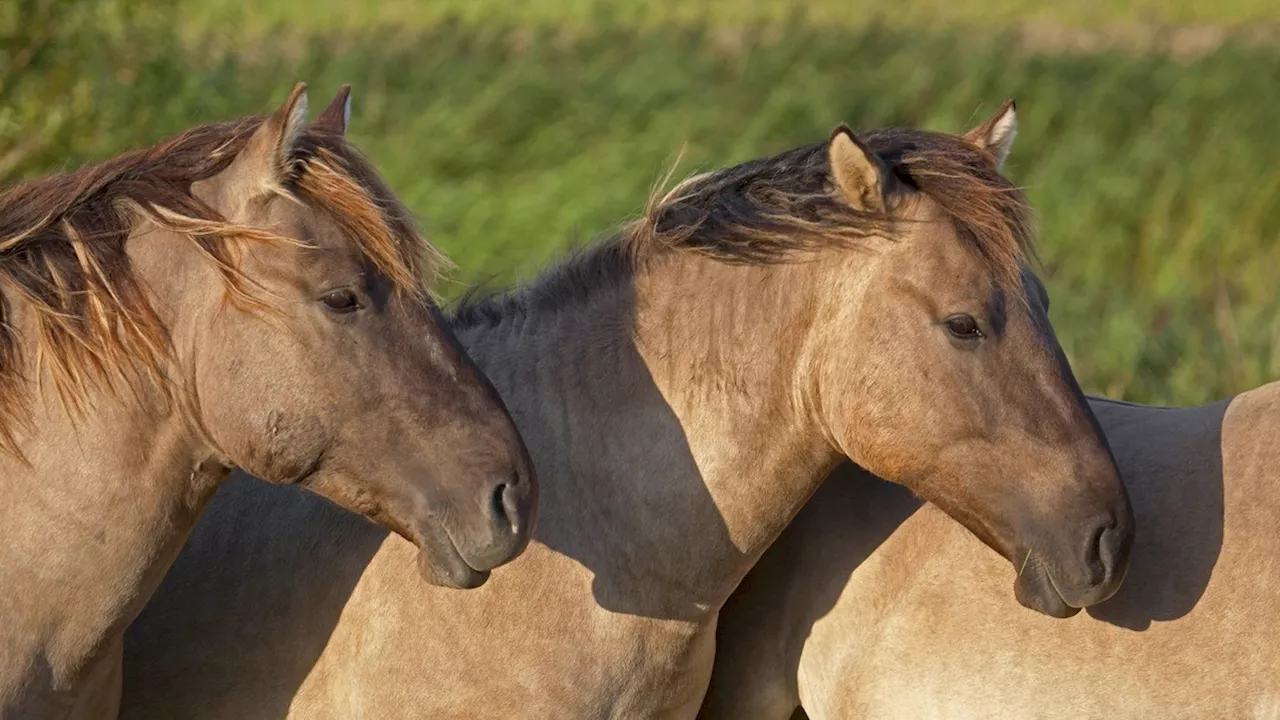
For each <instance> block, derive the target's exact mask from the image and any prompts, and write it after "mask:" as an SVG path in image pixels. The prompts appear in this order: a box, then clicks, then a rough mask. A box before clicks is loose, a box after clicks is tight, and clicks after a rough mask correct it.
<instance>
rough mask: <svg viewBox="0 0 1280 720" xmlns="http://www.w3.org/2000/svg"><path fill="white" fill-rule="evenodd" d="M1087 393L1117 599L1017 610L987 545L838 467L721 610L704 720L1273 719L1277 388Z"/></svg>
mask: <svg viewBox="0 0 1280 720" xmlns="http://www.w3.org/2000/svg"><path fill="white" fill-rule="evenodd" d="M1090 403H1091V404H1092V406H1093V410H1094V412H1095V413H1096V414H1097V417H1098V420H1099V421H1100V422H1101V424H1102V428H1103V430H1104V431H1105V433H1106V435H1107V437H1108V439H1109V440H1110V442H1111V447H1112V448H1113V449H1114V451H1115V456H1116V460H1117V461H1118V463H1119V466H1120V470H1121V473H1122V476H1123V477H1124V480H1125V483H1126V485H1127V486H1128V488H1129V491H1130V493H1131V497H1132V498H1133V504H1134V509H1135V512H1136V514H1137V516H1138V536H1137V540H1136V544H1135V551H1134V554H1133V564H1132V569H1131V570H1130V572H1129V579H1128V580H1127V581H1126V582H1125V584H1124V586H1123V587H1122V588H1121V589H1120V591H1119V592H1118V593H1117V594H1116V595H1115V596H1114V597H1113V598H1111V599H1110V600H1108V601H1107V602H1105V603H1102V604H1101V605H1098V606H1096V607H1094V608H1091V609H1090V611H1089V612H1088V613H1087V614H1084V615H1082V616H1080V617H1076V618H1073V619H1072V620H1070V621H1067V622H1047V621H1046V620H1045V619H1044V618H1043V617H1041V616H1039V615H1036V614H1034V613H1028V612H1026V611H1024V610H1022V609H1021V608H1019V607H1017V606H1015V605H1013V604H1012V603H1010V602H1008V601H1007V599H1006V598H1004V597H1003V593H1002V592H1001V586H1002V585H1003V584H1004V583H1005V582H1006V581H1007V577H1008V574H1009V569H1008V566H1007V565H1005V564H1004V563H1002V562H1000V561H999V559H998V558H997V557H996V556H995V555H994V554H993V553H991V552H989V551H988V550H987V549H986V548H984V547H982V545H981V544H980V543H978V542H975V541H974V539H973V538H971V537H969V536H967V534H966V533H964V532H957V531H956V529H955V527H954V523H949V522H947V518H946V516H945V515H943V514H942V513H940V512H938V511H937V510H936V509H935V508H932V507H928V506H925V507H923V508H921V507H920V502H919V501H918V500H915V499H913V498H911V497H910V496H909V495H908V494H906V493H903V492H901V491H900V490H899V489H898V488H897V487H896V486H893V485H889V484H887V483H883V482H880V481H879V480H877V479H875V478H874V477H872V476H871V475H870V474H869V473H867V472H865V471H863V470H860V469H858V468H855V467H853V466H846V468H844V469H843V470H841V471H840V472H837V473H836V474H834V475H833V476H832V477H831V478H830V479H828V481H827V482H826V483H825V484H824V486H823V487H822V488H821V489H819V491H818V492H817V493H816V494H815V495H814V498H813V500H812V501H811V502H810V503H809V504H808V505H807V506H806V507H805V508H804V510H802V511H801V513H800V514H799V515H798V516H797V517H796V519H795V520H794V521H793V522H792V524H791V525H790V526H788V528H787V530H786V531H785V532H784V533H783V534H782V537H781V538H779V540H778V542H777V543H776V544H775V545H774V546H773V547H772V548H770V550H769V552H767V553H765V555H764V557H763V558H762V559H761V561H760V564H759V565H757V566H756V568H755V569H754V570H752V572H751V574H750V575H748V576H747V579H746V580H744V581H743V583H742V585H741V586H740V587H739V589H738V590H737V591H736V592H735V593H734V595H733V597H731V598H730V599H729V602H728V603H726V605H725V607H724V609H723V610H722V612H721V615H720V625H719V628H718V630H717V639H718V643H717V645H718V651H717V656H716V665H715V672H714V674H713V676H712V682H711V688H710V690H709V691H708V694H707V698H706V702H705V705H704V708H703V715H704V716H705V717H708V718H734V719H735V720H737V719H738V718H752V719H755V718H761V719H764V720H767V719H768V718H776V719H777V720H787V718H788V717H792V713H793V711H794V710H795V709H796V708H797V707H799V706H801V705H802V704H803V707H804V709H805V711H807V712H808V716H809V717H812V718H894V720H897V719H898V718H973V719H974V720H976V719H978V718H982V719H984V720H985V719H986V718H1061V719H1063V720H1066V719H1067V718H1071V719H1072V720H1076V719H1078V718H1099V719H1101V718H1117V717H1119V718H1155V717H1159V718H1188V719H1190V718H1256V719H1258V720H1264V719H1265V720H1276V719H1277V718H1280V612H1277V607H1276V602H1277V598H1280V561H1278V560H1277V558H1280V532H1278V531H1277V528H1280V484H1278V482H1277V480H1278V478H1277V474H1278V473H1280V429H1278V426H1277V419H1280V383H1272V384H1270V385H1266V386H1263V387H1261V388H1258V389H1255V390H1252V391H1250V392H1246V393H1244V394H1242V395H1239V396H1237V397H1235V398H1233V399H1231V400H1229V401H1223V402H1218V403H1214V404H1212V405H1206V406H1203V407H1187V408H1165V407H1147V406H1143V405H1134V404H1130V403H1122V402H1116V401H1112V400H1107V399H1105V398H1090ZM801 717H803V715H801Z"/></svg>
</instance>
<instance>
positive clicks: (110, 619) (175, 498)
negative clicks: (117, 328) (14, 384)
mask: <svg viewBox="0 0 1280 720" xmlns="http://www.w3.org/2000/svg"><path fill="white" fill-rule="evenodd" d="M6 299H7V300H8V302H9V307H10V308H11V309H12V310H13V318H14V320H15V324H16V326H17V328H18V331H19V336H20V337H25V338H30V337H34V336H35V328H34V325H33V324H32V322H31V318H30V317H29V315H30V313H29V312H28V311H27V308H26V307H24V303H23V301H22V299H21V298H19V297H14V296H10V297H7V298H6ZM33 353H34V351H33V350H27V352H26V354H27V357H25V358H24V360H25V363H26V367H30V368H35V363H34V358H33V357H31V356H32V355H33ZM127 387H128V386H127V385H126V384H125V380H124V379H123V378H122V377H121V376H119V375H117V376H115V389H111V388H108V387H107V386H105V385H103V384H90V385H89V386H88V387H87V388H86V389H85V391H84V392H83V393H81V394H80V396H79V398H78V401H79V410H78V411H75V410H72V409H70V408H68V406H66V405H64V404H63V402H62V400H61V399H60V398H59V396H58V393H57V391H56V390H55V389H54V384H53V382H52V380H51V379H50V377H49V375H48V371H44V377H43V381H42V382H41V383H35V382H29V383H27V384H26V388H27V389H26V391H27V392H28V393H29V397H28V399H27V400H28V402H27V404H26V409H27V411H28V413H29V422H27V423H24V424H23V425H22V426H20V428H19V431H18V448H17V449H18V451H19V453H20V457H19V456H15V455H12V454H0V497H3V498H5V501H4V503H0V526H2V527H4V528H6V533H5V537H6V540H5V543H3V545H2V546H0V586H2V587H5V588H7V589H9V597H10V600H12V602H11V603H9V604H8V606H7V607H6V608H4V609H2V610H0V626H4V627H5V628H6V631H5V632H4V633H0V638H2V639H3V643H2V644H0V656H5V657H9V658H11V659H13V660H14V661H16V662H26V661H27V660H29V659H30V658H31V657H32V655H31V654H32V653H44V654H45V656H46V658H47V660H48V662H49V663H50V665H51V666H52V671H53V672H54V673H55V674H58V673H60V672H61V671H63V670H65V669H66V668H68V667H69V668H75V667H77V666H78V663H81V662H83V661H84V660H85V659H86V657H87V656H89V655H92V654H93V653H95V652H97V651H99V650H100V649H101V648H102V647H103V644H104V643H106V642H109V641H110V639H111V637H112V636H113V634H116V633H119V632H123V630H124V627H125V626H126V625H127V624H128V622H129V621H130V620H131V619H132V618H133V617H134V616H135V615H136V614H137V613H138V611H140V610H141V608H142V605H143V603H145V601H146V599H147V598H148V597H149V596H150V595H151V593H152V592H153V591H154V589H155V588H156V586H158V584H159V582H160V579H161V577H162V575H163V573H164V571H165V569H166V568H167V567H168V565H169V564H170V563H171V562H172V560H173V558H174V557H175V556H176V555H177V552H178V550H179V549H180V548H181V545H182V543H183V541H184V540H185V538H186V535H187V533H188V532H189V531H190V530H191V528H192V527H194V525H195V521H196V519H197V516H198V514H199V511H200V509H201V508H202V507H203V505H204V503H205V502H206V501H207V500H208V499H209V498H210V497H211V496H212V493H213V490H214V489H215V488H216V486H217V483H218V482H219V481H220V480H221V479H223V478H224V477H225V475H226V470H225V468H222V467H221V466H219V465H216V464H206V463H205V462H204V459H205V458H206V457H207V455H202V451H201V448H202V447H203V446H204V445H203V443H202V442H201V440H200V438H199V436H198V434H197V433H196V432H194V431H193V430H192V426H191V423H190V421H189V418H188V417H187V414H186V413H184V412H182V411H181V410H180V408H179V407H178V404H177V403H175V402H171V401H167V400H164V399H163V396H162V395H161V393H160V392H159V390H158V387H157V386H155V385H154V384H150V383H149V382H148V381H139V382H137V384H135V385H134V386H133V389H132V390H130V389H126V388H127ZM69 410H71V411H69ZM7 613H12V614H11V615H9V616H8V617H7V618H6V617H5V615H6V614H7ZM58 663H65V665H59V664H58ZM0 664H2V663H0Z"/></svg>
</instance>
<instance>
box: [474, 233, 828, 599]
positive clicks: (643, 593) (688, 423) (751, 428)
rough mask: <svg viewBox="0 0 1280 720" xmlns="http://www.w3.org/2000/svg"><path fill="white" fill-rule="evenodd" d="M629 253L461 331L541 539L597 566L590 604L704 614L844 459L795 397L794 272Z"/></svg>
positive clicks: (802, 319) (798, 335)
mask: <svg viewBox="0 0 1280 720" xmlns="http://www.w3.org/2000/svg"><path fill="white" fill-rule="evenodd" d="M640 267H641V269H639V270H637V271H636V274H635V276H634V277H632V278H629V279H627V280H624V281H622V282H620V284H619V285H618V286H617V287H612V288H609V289H598V290H595V291H592V292H591V293H589V295H588V297H586V298H585V299H582V298H579V299H578V300H577V301H571V302H566V303H564V304H561V305H559V306H558V307H554V308H547V307H541V308H540V309H530V308H525V309H524V310H523V311H521V312H516V313H510V314H509V315H508V316H507V317H505V318H504V319H503V320H502V321H501V322H499V323H498V324H497V325H495V326H490V327H487V328H481V327H471V328H460V329H459V337H460V339H461V341H462V343H463V344H464V345H465V346H467V349H468V352H469V353H470V354H471V356H472V357H473V358H474V359H475V361H476V362H477V363H478V364H479V366H480V367H481V369H482V370H483V371H484V372H485V373H486V374H487V375H488V376H489V378H490V379H491V380H492V381H493V382H494V384H495V386H496V387H497V388H498V390H499V392H500V393H501V394H502V397H503V399H504V401H505V402H506V404H507V406H508V408H509V410H510V411H511V413H512V415H513V417H514V418H515V421H516V424H517V426H518V427H519V429H520V431H521V434H522V436H523V437H524V439H525V442H526V444H527V445H528V447H529V448H530V451H531V453H532V455H533V460H534V464H535V466H536V467H537V468H538V474H539V478H540V481H541V493H542V502H541V508H542V510H541V517H540V519H539V523H538V529H537V531H536V537H537V539H538V540H539V541H540V542H542V543H545V544H546V545H548V546H549V547H551V548H552V549H553V550H556V551H558V552H560V553H562V554H565V555H568V556H570V557H573V558H574V559H576V560H578V561H579V562H581V563H583V564H584V565H586V566H587V567H588V568H589V569H591V570H592V571H593V572H594V574H595V586H596V587H595V595H596V598H597V601H599V602H600V603H601V604H604V605H606V606H610V605H613V606H615V607H614V608H613V609H616V610H620V611H624V612H630V613H633V614H640V615H647V616H651V617H676V618H690V617H705V616H706V615H705V614H706V613H708V612H714V611H715V610H716V609H717V608H718V607H719V605H720V604H721V603H722V602H723V601H724V599H725V598H726V597H727V596H728V594H729V593H730V592H731V591H732V589H733V587H734V586H735V585H736V584H737V582H738V581H739V580H740V579H741V578H742V576H743V575H745V573H746V571H747V570H748V569H749V568H750V566H751V564H752V563H754V561H755V560H756V558H757V557H758V556H759V554H760V553H761V552H763V550H764V548H766V547H767V546H768V544H769V543H770V542H771V541H772V540H773V539H774V538H775V537H776V536H777V534H778V533H779V532H780V531H781V529H782V528H783V527H784V526H785V524H786V523H787V521H788V520H789V519H790V518H791V517H792V516H793V515H794V513H795V512H796V511H797V510H798V508H799V507H800V506H801V505H802V504H803V503H804V501H805V499H806V498H807V497H808V496H809V494H810V493H811V492H812V490H813V489H814V488H815V487H816V486H817V484H818V482H819V481H820V480H821V478H822V477H823V476H824V475H825V474H826V473H827V472H828V471H830V470H831V468H832V467H834V466H835V464H836V462H837V461H838V457H837V456H836V455H835V452H834V450H833V449H832V446H831V444H830V443H829V442H827V440H826V438H825V436H824V435H822V434H821V433H820V432H819V431H817V429H816V428H815V427H814V425H813V423H812V422H810V419H809V418H805V417H802V414H801V413H800V412H799V411H798V408H797V407H796V405H797V398H798V397H799V396H800V395H801V393H798V392H797V386H796V382H794V381H793V379H794V378H796V377H797V375H798V373H797V370H796V368H797V364H798V363H799V362H800V361H801V357H802V356H803V353H804V348H805V343H804V342H803V339H804V338H803V335H804V329H805V328H806V327H807V324H808V322H809V321H810V319H811V318H808V317H807V316H806V313H808V312H810V308H808V307H807V306H806V303H805V302H804V299H805V298H804V296H803V294H802V293H798V292H797V291H796V280H797V278H798V277H799V276H800V274H801V273H800V271H798V270H796V269H795V268H792V269H791V270H785V269H783V268H780V267H769V268H762V267H742V266H730V265H726V264H723V263H718V262H714V261H711V260H707V259H703V258H700V257H697V256H693V255H692V254H689V253H682V254H675V255H673V256H670V257H666V258H655V259H653V260H651V261H649V262H646V263H642V264H641V265H640ZM544 305H545V303H544Z"/></svg>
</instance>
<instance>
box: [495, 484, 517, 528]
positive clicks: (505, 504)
mask: <svg viewBox="0 0 1280 720" xmlns="http://www.w3.org/2000/svg"><path fill="white" fill-rule="evenodd" d="M518 483H519V478H518V477H516V476H512V477H511V478H510V479H508V480H506V481H504V482H500V483H498V484H497V485H496V486H495V487H494V489H493V496H492V497H491V498H490V511H491V512H492V513H493V519H494V522H495V524H496V525H498V526H499V527H503V528H504V529H507V530H509V531H510V532H511V534H513V535H518V534H519V533H520V501H519V497H518V495H519V491H518V490H517V485H518Z"/></svg>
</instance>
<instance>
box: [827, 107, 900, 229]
mask: <svg viewBox="0 0 1280 720" xmlns="http://www.w3.org/2000/svg"><path fill="white" fill-rule="evenodd" d="M827 153H828V160H829V162H830V164H831V179H832V180H833V181H834V182H835V185H836V188H837V189H838V190H839V191H840V194H841V196H843V197H844V199H845V201H846V202H848V203H849V204H850V205H852V206H853V207H855V208H857V209H859V210H864V211H867V212H880V211H883V210H884V208H885V200H884V183H885V177H886V176H885V169H884V166H883V165H881V163H880V159H879V158H877V157H876V156H875V153H873V152H871V151H870V150H868V149H867V148H866V146H864V145H863V144H862V143H861V142H859V140H858V138H857V137H856V136H854V134H853V131H852V130H850V129H849V128H848V127H847V126H845V125H841V126H840V127H837V128H836V129H835V132H833V133H831V140H830V142H828V143H827Z"/></svg>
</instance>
